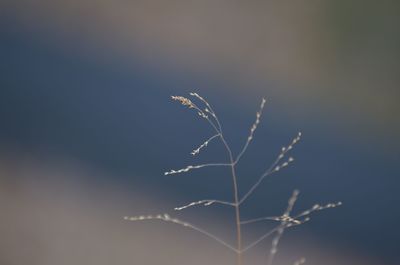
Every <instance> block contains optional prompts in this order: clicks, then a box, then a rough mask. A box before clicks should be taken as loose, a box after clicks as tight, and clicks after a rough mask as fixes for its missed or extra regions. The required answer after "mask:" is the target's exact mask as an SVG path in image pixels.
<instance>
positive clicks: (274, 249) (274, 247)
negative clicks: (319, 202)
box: [267, 190, 299, 265]
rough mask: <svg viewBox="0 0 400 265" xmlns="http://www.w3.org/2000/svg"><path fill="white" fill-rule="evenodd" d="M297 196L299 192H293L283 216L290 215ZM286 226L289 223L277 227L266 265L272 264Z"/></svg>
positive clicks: (282, 223) (285, 222)
mask: <svg viewBox="0 0 400 265" xmlns="http://www.w3.org/2000/svg"><path fill="white" fill-rule="evenodd" d="M298 196H299V191H298V190H295V191H293V194H292V196H291V197H290V199H289V201H288V207H287V209H286V211H285V212H284V214H283V216H287V217H289V216H290V213H291V211H292V210H293V206H294V204H295V203H296V201H297V198H298ZM288 224H289V223H288V222H287V221H282V222H281V225H280V226H279V228H278V230H277V234H276V236H275V237H274V239H273V240H272V247H271V250H270V255H269V256H268V262H267V265H272V262H273V260H274V258H275V255H276V252H278V244H279V241H280V239H281V238H282V235H283V233H284V232H285V228H286V227H287V225H288Z"/></svg>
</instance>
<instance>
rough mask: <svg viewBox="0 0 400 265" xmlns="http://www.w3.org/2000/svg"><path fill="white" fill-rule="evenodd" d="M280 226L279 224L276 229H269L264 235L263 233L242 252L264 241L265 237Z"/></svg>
mask: <svg viewBox="0 0 400 265" xmlns="http://www.w3.org/2000/svg"><path fill="white" fill-rule="evenodd" d="M279 227H280V225H279V226H277V227H275V228H274V229H272V230H270V231H268V232H267V233H265V234H264V235H262V236H261V237H259V238H258V239H257V240H256V241H254V242H253V243H251V244H249V245H248V246H246V247H245V248H243V249H242V253H243V252H246V251H247V250H249V249H251V248H253V247H254V246H256V245H257V244H258V243H260V242H261V241H263V240H264V239H266V238H267V237H269V236H271V235H272V234H273V233H275V232H276V231H277V230H278V228H279Z"/></svg>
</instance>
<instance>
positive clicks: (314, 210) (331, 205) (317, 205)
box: [294, 202, 342, 219]
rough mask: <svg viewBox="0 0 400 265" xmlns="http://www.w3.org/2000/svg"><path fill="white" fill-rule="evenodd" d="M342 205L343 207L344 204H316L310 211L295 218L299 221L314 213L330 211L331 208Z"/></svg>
mask: <svg viewBox="0 0 400 265" xmlns="http://www.w3.org/2000/svg"><path fill="white" fill-rule="evenodd" d="M340 205H342V202H336V203H328V204H325V205H319V204H315V205H314V206H313V207H311V208H310V209H308V210H305V211H303V212H302V213H300V214H298V215H296V216H295V217H294V218H295V219H297V218H299V217H303V216H308V215H310V214H311V213H312V212H316V211H322V210H325V209H329V208H335V207H338V206H340Z"/></svg>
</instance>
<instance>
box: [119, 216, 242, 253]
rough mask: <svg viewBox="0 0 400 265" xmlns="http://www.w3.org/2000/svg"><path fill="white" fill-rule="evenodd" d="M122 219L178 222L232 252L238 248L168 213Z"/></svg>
mask: <svg viewBox="0 0 400 265" xmlns="http://www.w3.org/2000/svg"><path fill="white" fill-rule="evenodd" d="M124 220H127V221H145V220H162V221H165V222H170V223H174V224H178V225H181V226H184V227H188V228H190V229H192V230H195V231H197V232H199V233H201V234H203V235H206V236H208V237H209V238H212V239H214V240H215V241H217V242H218V243H220V244H221V245H224V246H225V247H227V248H229V249H230V250H233V251H234V252H236V253H237V252H238V250H237V249H236V248H234V247H233V246H231V245H229V244H228V243H226V242H225V241H224V240H222V239H220V238H218V237H217V236H215V235H213V234H211V233H209V232H207V231H205V230H203V229H201V228H199V227H197V226H194V225H192V224H190V223H188V222H184V221H181V220H179V219H176V218H171V217H170V216H169V215H168V214H159V215H147V216H145V215H142V216H125V217H124Z"/></svg>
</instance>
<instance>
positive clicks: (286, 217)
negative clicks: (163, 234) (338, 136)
mask: <svg viewBox="0 0 400 265" xmlns="http://www.w3.org/2000/svg"><path fill="white" fill-rule="evenodd" d="M190 96H192V97H193V98H194V101H197V102H199V104H200V105H199V106H201V107H199V106H198V105H196V104H195V103H194V102H193V101H192V100H190V99H188V98H186V97H182V96H172V99H173V100H175V101H178V102H180V103H181V104H182V105H183V106H186V107H188V108H189V109H194V110H196V111H197V113H198V114H199V115H200V116H201V117H202V118H204V119H205V120H206V121H207V122H208V123H209V125H211V127H212V129H213V130H214V131H215V133H214V135H213V136H211V137H210V138H208V139H207V140H206V141H205V142H203V143H202V144H201V145H200V146H199V147H197V148H196V149H194V150H193V151H192V152H191V154H192V155H193V156H195V155H197V154H199V153H200V151H201V150H202V149H204V148H205V147H207V146H208V144H209V143H210V142H211V141H212V140H214V139H215V140H220V141H221V142H222V144H223V146H224V147H225V149H226V151H227V154H228V157H229V161H228V162H223V163H221V162H219V163H207V164H199V165H189V166H186V167H184V168H181V169H177V170H175V169H173V170H169V171H167V172H164V174H165V175H173V174H179V173H186V172H188V171H191V170H195V169H200V168H203V167H216V166H218V167H220V166H222V167H229V168H231V173H232V180H233V187H234V188H233V195H234V200H233V201H223V200H216V199H207V200H198V201H193V202H190V203H187V204H185V205H183V206H180V207H175V208H174V210H175V211H182V210H185V209H188V208H192V207H196V206H210V205H214V204H219V205H223V206H229V207H232V208H234V209H235V217H236V218H235V221H236V233H237V242H236V246H232V245H230V244H229V243H227V242H226V241H224V240H222V239H220V238H219V237H216V236H215V235H214V234H211V233H209V232H207V231H206V230H203V229H201V228H199V227H197V226H195V225H193V224H191V223H188V222H184V221H181V220H179V219H176V218H171V217H170V216H169V215H168V214H159V215H142V216H133V217H128V216H127V217H124V219H125V220H128V221H145V220H161V221H165V222H169V223H174V224H178V225H181V226H184V227H187V228H190V229H192V230H195V231H197V232H199V233H201V234H203V235H205V236H208V237H209V238H212V239H214V240H215V241H217V242H218V243H220V244H221V245H223V246H225V247H227V248H229V249H230V250H232V251H234V252H236V253H237V259H236V260H237V264H238V265H242V264H243V263H242V254H243V253H244V252H246V251H247V250H249V249H251V248H253V247H254V246H256V245H257V244H259V243H260V242H262V241H263V240H265V239H266V238H269V237H270V236H273V235H275V236H274V237H273V238H272V246H271V249H270V255H269V256H268V260H267V263H266V264H267V265H272V263H273V260H274V257H275V255H276V253H277V251H278V244H279V241H280V239H281V237H282V235H283V233H284V231H285V230H286V229H288V228H291V227H294V226H298V225H301V224H304V223H305V222H308V221H309V220H310V217H309V216H310V214H311V213H313V212H316V211H321V210H325V209H328V208H335V207H337V206H340V205H341V202H338V203H329V204H326V205H320V204H315V205H314V206H312V207H311V208H309V209H307V210H305V211H303V212H301V213H299V214H297V215H291V213H292V210H293V207H294V204H295V202H296V200H297V198H298V195H299V191H297V190H295V191H294V192H293V194H292V196H291V197H290V199H289V200H288V206H287V208H286V210H285V211H284V212H283V214H282V215H280V216H272V217H260V218H256V219H251V220H246V221H242V220H241V218H242V217H241V215H240V206H241V205H242V203H244V202H245V201H246V200H247V198H248V197H249V196H250V195H251V194H253V193H254V191H255V189H256V188H257V187H259V186H260V184H261V182H262V181H263V180H264V179H265V178H266V177H267V176H269V175H271V174H273V173H276V172H278V171H280V170H281V169H283V168H285V167H287V166H288V165H289V164H290V163H292V162H293V161H294V159H293V158H292V157H288V156H287V154H288V152H289V151H290V150H292V149H293V147H294V146H295V145H296V144H297V143H298V142H299V141H300V138H301V133H300V132H299V133H298V135H297V136H296V137H295V138H294V139H293V140H292V142H291V143H290V144H289V145H288V146H285V147H282V149H281V151H280V153H279V155H278V157H277V158H276V159H275V161H274V162H273V163H272V164H271V165H270V166H269V168H267V169H266V171H264V172H263V173H262V174H261V176H260V177H259V178H258V180H257V181H256V182H255V183H254V184H253V185H252V186H251V187H250V188H249V189H248V190H247V192H245V193H244V195H242V196H241V197H240V195H239V193H238V186H237V175H236V166H237V164H238V162H239V160H240V158H241V157H242V156H243V155H244V153H245V152H246V150H247V147H248V146H249V144H250V142H251V141H252V139H253V136H254V132H255V131H256V129H257V127H258V125H259V123H260V120H261V115H262V112H263V109H264V106H265V103H266V100H265V99H262V102H261V105H260V108H259V111H258V112H257V113H256V119H255V122H254V123H253V125H252V126H251V127H250V133H249V136H248V137H247V140H246V142H245V144H244V146H243V148H242V149H241V151H240V152H238V154H237V156H234V155H233V153H232V150H231V148H230V146H229V144H228V143H227V141H226V140H225V137H224V135H223V133H222V126H221V123H220V121H219V119H218V117H217V115H216V113H215V112H214V110H213V108H212V107H211V105H210V104H209V103H208V102H207V100H205V99H204V98H203V97H201V96H200V95H199V94H197V93H190ZM260 221H275V222H278V223H279V225H277V226H276V227H275V228H273V229H272V230H270V231H268V232H267V233H265V234H264V235H262V236H261V237H259V238H258V239H257V240H255V241H253V242H252V243H250V244H248V245H247V246H243V244H242V243H243V242H242V236H241V226H242V225H245V224H251V223H255V222H260ZM303 263H305V259H304V258H301V259H299V260H297V261H295V262H294V264H293V265H301V264H303Z"/></svg>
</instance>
